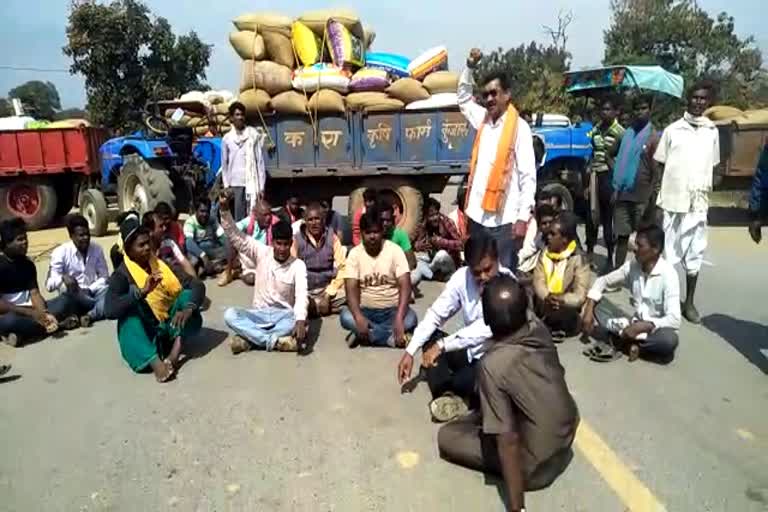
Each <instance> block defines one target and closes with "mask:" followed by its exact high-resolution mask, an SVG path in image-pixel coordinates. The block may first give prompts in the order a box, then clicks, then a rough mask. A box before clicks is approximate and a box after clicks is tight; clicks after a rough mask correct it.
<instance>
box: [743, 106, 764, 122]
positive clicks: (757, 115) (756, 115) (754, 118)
mask: <svg viewBox="0 0 768 512" xmlns="http://www.w3.org/2000/svg"><path fill="white" fill-rule="evenodd" d="M744 117H745V120H744V121H742V120H737V121H738V122H739V123H740V124H768V109H763V110H748V111H746V112H744Z"/></svg>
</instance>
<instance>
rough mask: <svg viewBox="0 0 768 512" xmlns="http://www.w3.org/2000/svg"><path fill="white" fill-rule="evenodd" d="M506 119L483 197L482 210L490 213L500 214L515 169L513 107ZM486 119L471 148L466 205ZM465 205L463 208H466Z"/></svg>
mask: <svg viewBox="0 0 768 512" xmlns="http://www.w3.org/2000/svg"><path fill="white" fill-rule="evenodd" d="M506 115H507V118H506V119H505V120H504V127H503V128H502V132H501V139H499V147H498V148H497V149H496V159H495V160H494V161H493V167H492V168H491V174H490V175H489V176H488V184H487V185H486V186H485V194H484V195H483V203H482V208H483V210H485V211H487V212H491V213H500V210H501V206H502V204H503V202H504V198H505V197H506V195H507V186H508V185H509V179H510V178H511V177H512V170H513V169H514V167H515V160H516V155H515V142H516V140H517V120H518V118H519V114H518V113H517V109H516V108H515V107H514V105H510V106H509V107H508V108H507V113H506ZM486 122H488V119H487V118H486V119H485V121H483V124H481V125H480V128H479V129H478V130H477V135H475V143H474V146H473V147H472V160H471V161H470V165H469V186H468V187H467V199H466V205H468V204H469V197H470V192H471V190H472V179H473V178H474V175H475V170H476V169H477V155H478V153H479V150H480V136H481V135H482V133H483V128H484V127H485V123H486ZM466 205H465V208H466Z"/></svg>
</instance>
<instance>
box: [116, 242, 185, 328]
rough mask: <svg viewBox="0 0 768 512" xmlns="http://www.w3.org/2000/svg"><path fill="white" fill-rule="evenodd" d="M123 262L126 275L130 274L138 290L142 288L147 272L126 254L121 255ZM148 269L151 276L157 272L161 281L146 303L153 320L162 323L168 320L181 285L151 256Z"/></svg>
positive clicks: (167, 267)
mask: <svg viewBox="0 0 768 512" xmlns="http://www.w3.org/2000/svg"><path fill="white" fill-rule="evenodd" d="M123 262H124V263H125V268H126V269H128V273H129V274H131V277H132V278H133V280H134V281H135V282H136V285H137V286H138V287H139V288H144V285H145V284H146V283H147V279H149V274H148V273H147V271H146V270H144V269H143V268H141V266H139V264H138V263H136V262H135V261H133V260H131V259H130V258H129V257H128V254H124V255H123ZM149 268H150V269H151V270H152V273H153V274H155V273H157V272H159V273H160V274H161V275H162V281H160V284H158V285H157V286H156V287H155V289H154V290H152V291H151V292H150V293H149V295H147V298H146V301H147V304H149V309H151V310H152V313H153V314H154V315H155V318H157V319H158V320H160V321H161V322H164V321H166V320H168V317H169V316H170V311H171V307H173V304H174V302H176V299H177V298H178V297H179V294H180V293H181V291H182V287H181V283H180V282H179V278H178V277H176V274H174V273H173V271H172V270H171V269H170V267H169V266H168V265H166V264H165V263H163V262H162V261H160V260H159V259H157V257H156V256H155V255H152V256H151V257H150V259H149Z"/></svg>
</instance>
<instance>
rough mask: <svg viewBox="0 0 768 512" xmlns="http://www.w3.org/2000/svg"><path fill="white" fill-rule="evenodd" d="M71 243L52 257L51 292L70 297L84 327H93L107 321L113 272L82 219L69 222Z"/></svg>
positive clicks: (59, 247)
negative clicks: (105, 308)
mask: <svg viewBox="0 0 768 512" xmlns="http://www.w3.org/2000/svg"><path fill="white" fill-rule="evenodd" d="M67 232H68V233H69V239H70V241H69V242H66V243H63V244H61V245H60V246H58V247H57V248H56V249H54V250H53V253H51V263H50V267H49V269H48V279H47V280H46V282H45V286H46V288H47V289H48V291H49V292H54V291H57V290H58V291H60V292H62V293H65V294H67V295H69V296H70V297H71V298H72V300H73V303H74V304H75V308H76V312H77V314H78V315H81V316H80V325H81V326H83V327H88V326H90V325H91V324H92V323H93V322H95V321H97V320H102V319H104V297H105V296H106V293H107V279H108V278H109V269H108V268H107V260H106V258H105V257H104V251H103V250H102V248H101V247H99V246H98V245H96V244H92V243H91V232H90V230H89V229H88V221H87V220H86V219H85V217H83V216H82V215H71V216H70V217H69V218H68V220H67Z"/></svg>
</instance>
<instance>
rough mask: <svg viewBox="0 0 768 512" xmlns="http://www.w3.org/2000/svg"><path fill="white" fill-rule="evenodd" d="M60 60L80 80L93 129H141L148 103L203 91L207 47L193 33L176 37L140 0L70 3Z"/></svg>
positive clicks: (208, 55)
mask: <svg viewBox="0 0 768 512" xmlns="http://www.w3.org/2000/svg"><path fill="white" fill-rule="evenodd" d="M67 39H68V44H67V46H65V47H64V48H63V51H64V54H65V55H67V56H69V57H71V58H72V65H71V67H70V71H71V72H72V73H73V74H77V73H79V74H81V75H83V76H84V77H85V89H86V94H87V97H88V104H87V107H86V109H87V111H88V113H89V114H90V117H91V119H92V120H93V122H94V123H96V124H101V125H105V126H109V127H114V128H129V129H130V128H136V127H138V126H140V125H141V123H142V117H143V115H142V114H143V109H144V106H145V105H146V103H147V102H148V101H150V100H155V99H157V100H162V99H169V98H174V97H176V96H178V95H180V94H182V93H184V92H187V91H189V90H193V89H206V86H205V83H204V80H205V78H206V76H205V69H206V67H207V66H208V62H209V60H210V57H211V48H212V46H211V45H208V44H205V43H203V42H202V41H201V40H200V38H199V37H198V36H197V34H196V33H195V32H190V33H188V34H186V35H181V36H176V35H175V34H174V33H173V31H172V29H171V26H170V24H169V23H168V21H167V20H166V19H165V18H161V17H154V16H153V15H152V13H151V12H150V10H149V9H148V8H147V6H146V5H144V4H143V3H142V2H141V1H140V0H113V1H112V2H111V3H109V4H101V3H96V2H93V1H89V0H79V1H76V2H75V3H73V5H72V10H71V12H70V14H69V23H68V26H67Z"/></svg>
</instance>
